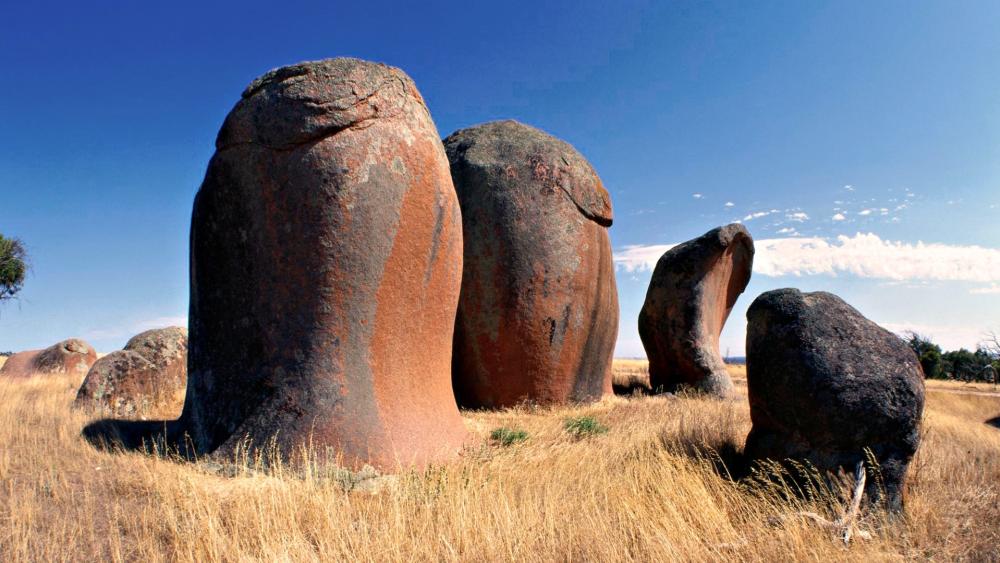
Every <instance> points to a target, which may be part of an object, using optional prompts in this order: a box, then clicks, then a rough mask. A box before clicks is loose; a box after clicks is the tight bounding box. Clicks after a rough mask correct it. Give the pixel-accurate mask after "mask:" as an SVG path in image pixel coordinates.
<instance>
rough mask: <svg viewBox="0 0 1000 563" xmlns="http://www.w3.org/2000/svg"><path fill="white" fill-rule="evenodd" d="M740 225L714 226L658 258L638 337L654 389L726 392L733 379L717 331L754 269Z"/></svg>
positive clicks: (750, 249)
mask: <svg viewBox="0 0 1000 563" xmlns="http://www.w3.org/2000/svg"><path fill="white" fill-rule="evenodd" d="M753 255H754V247H753V238H752V237H751V236H750V233H749V232H748V231H747V230H746V228H745V227H744V226H743V225H738V224H732V225H726V226H725V227H718V228H716V229H712V230H711V231H709V232H707V233H705V234H704V235H702V236H700V237H698V238H696V239H693V240H689V241H687V242H685V243H682V244H679V245H677V246H675V247H673V248H671V249H670V250H668V251H667V252H666V253H664V254H663V256H661V257H660V259H659V261H657V263H656V268H655V269H654V270H653V276H652V278H651V279H650V281H649V289H648V290H647V292H646V301H645V303H644V304H643V306H642V311H640V313H639V337H640V338H641V339H642V345H643V348H645V349H646V357H647V358H649V384H650V387H651V388H652V389H653V390H654V391H667V392H675V391H677V390H679V389H681V388H688V389H696V390H699V391H704V392H706V393H710V394H713V395H717V396H725V395H728V394H729V392H730V390H731V389H732V385H733V384H732V381H731V380H730V378H729V373H728V372H727V371H726V365H725V363H724V362H723V361H722V356H721V355H720V354H719V335H720V334H721V333H722V327H723V326H724V325H725V324H726V319H728V318H729V312H730V311H732V309H733V305H734V304H735V303H736V299H737V298H738V297H739V296H740V294H741V293H743V290H744V289H746V286H747V283H749V281H750V271H751V269H752V267H753Z"/></svg>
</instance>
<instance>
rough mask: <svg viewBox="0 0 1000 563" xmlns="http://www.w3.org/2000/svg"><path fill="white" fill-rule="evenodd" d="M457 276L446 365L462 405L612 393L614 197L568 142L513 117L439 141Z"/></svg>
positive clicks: (584, 397) (548, 400)
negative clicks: (460, 241)
mask: <svg viewBox="0 0 1000 563" xmlns="http://www.w3.org/2000/svg"><path fill="white" fill-rule="evenodd" d="M445 150H446V151H447V153H448V158H449V161H450V163H451V173H452V178H453V180H454V182H455V189H456V190H457V192H458V198H459V202H460V204H461V206H462V222H463V226H464V237H465V271H464V274H463V277H462V294H461V298H460V301H459V310H458V317H457V320H456V327H455V356H454V361H453V367H452V375H453V382H454V386H455V394H456V397H457V398H458V401H459V403H460V404H461V405H463V406H467V407H471V408H481V407H486V408H498V407H506V406H511V405H515V404H517V403H519V402H522V401H530V402H535V403H542V404H545V403H557V404H558V403H569V402H584V401H593V400H596V399H599V398H600V397H601V396H602V395H603V394H606V393H610V392H611V357H612V354H613V351H614V344H615V339H616V337H617V333H618V294H617V290H616V287H615V277H614V266H613V263H612V257H611V244H610V241H609V239H608V230H607V228H608V226H610V225H611V220H612V212H611V200H610V197H609V196H608V193H607V191H606V190H605V189H604V186H603V185H602V184H601V180H600V178H598V176H597V174H596V173H595V172H594V169H593V168H592V167H591V166H590V164H589V163H588V162H587V161H586V159H584V158H583V156H582V155H580V153H578V152H577V151H576V150H575V149H574V148H573V147H572V146H570V145H569V144H567V143H565V142H563V141H561V140H559V139H556V138H555V137H552V136H551V135H548V134H546V133H544V132H542V131H539V130H538V129H535V128H533V127H529V126H527V125H523V124H521V123H517V122H515V121H500V122H494V123H487V124H484V125H479V126H476V127H472V128H469V129H463V130H461V131H457V132H455V133H454V134H452V135H451V136H449V137H448V138H447V139H445Z"/></svg>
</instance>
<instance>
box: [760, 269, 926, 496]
mask: <svg viewBox="0 0 1000 563" xmlns="http://www.w3.org/2000/svg"><path fill="white" fill-rule="evenodd" d="M747 318H748V320H749V326H748V329H747V385H748V387H749V395H750V418H751V419H752V421H753V428H752V430H751V431H750V435H749V436H748V437H747V443H746V453H747V455H748V457H749V458H750V459H765V458H767V459H772V460H777V461H780V460H785V459H798V460H808V461H809V462H810V463H812V464H813V465H814V466H816V467H817V468H819V469H822V470H830V471H835V470H838V469H846V470H849V471H852V470H853V468H854V466H855V465H856V464H857V463H858V462H859V461H862V460H864V459H865V452H864V450H865V449H870V450H871V452H872V453H873V454H874V456H875V459H877V460H878V463H879V465H880V471H881V476H882V480H883V482H884V486H885V493H886V499H885V500H886V505H887V506H888V507H889V508H890V509H893V510H899V509H901V508H902V505H903V483H904V479H905V476H906V468H907V466H908V465H909V463H910V460H911V459H912V457H913V454H914V453H915V452H916V450H917V445H918V443H919V441H920V432H919V430H920V418H921V415H922V413H923V409H924V380H923V372H922V371H921V369H920V364H919V362H918V361H917V357H916V355H915V354H914V353H913V351H912V350H911V349H910V347H909V346H907V344H906V343H905V342H904V341H903V340H902V339H900V338H899V337H898V336H896V335H895V334H893V333H891V332H889V331H887V330H885V329H883V328H881V327H880V326H878V325H876V324H875V323H873V322H871V321H869V320H868V319H866V318H865V317H863V316H861V313H859V312H858V311H857V310H855V309H854V308H852V307H851V306H850V305H848V304H847V303H844V301H843V300H841V299H840V298H839V297H837V296H835V295H832V294H830V293H825V292H816V293H802V292H800V291H799V290H797V289H779V290H776V291H769V292H767V293H764V294H763V295H761V296H760V297H758V298H757V299H756V300H755V301H754V302H753V304H752V305H750V309H749V311H747ZM877 481H878V480H877V479H869V480H868V490H867V493H868V498H869V499H876V498H878V497H879V494H880V490H879V488H878V482H877Z"/></svg>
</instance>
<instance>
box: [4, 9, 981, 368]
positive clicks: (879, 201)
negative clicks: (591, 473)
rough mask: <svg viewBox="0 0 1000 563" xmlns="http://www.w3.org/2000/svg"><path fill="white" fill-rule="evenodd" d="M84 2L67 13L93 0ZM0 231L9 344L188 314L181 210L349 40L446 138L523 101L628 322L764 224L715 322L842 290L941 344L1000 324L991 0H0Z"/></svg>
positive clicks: (512, 110) (524, 114) (113, 337)
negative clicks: (583, 212)
mask: <svg viewBox="0 0 1000 563" xmlns="http://www.w3.org/2000/svg"><path fill="white" fill-rule="evenodd" d="M84 4H85V5H84ZM0 16H2V17H0V65H2V66H0V68H3V73H0V195H2V196H3V198H2V200H0V232H2V233H3V234H5V235H13V236H18V237H20V238H22V239H23V240H24V241H25V243H26V244H27V245H28V248H29V249H30V251H31V254H32V260H33V270H32V273H31V277H30V278H29V280H28V282H27V284H26V286H25V290H24V292H23V294H22V296H21V299H20V300H19V301H18V302H15V303H8V304H6V305H4V306H3V307H2V309H0V350H7V349H10V350H18V349H24V348H31V347H41V346H46V345H49V344H51V343H53V342H55V341H57V340H60V339H62V338H65V337H69V336H81V337H84V338H87V339H88V340H90V341H91V342H92V343H93V344H94V345H95V346H96V347H97V348H98V349H99V350H102V351H108V350H112V349H115V348H118V347H120V346H121V345H122V344H123V343H124V342H125V340H126V339H127V338H128V337H129V336H131V335H132V334H134V333H135V332H138V331H140V330H142V329H145V328H150V327H153V326H158V325H164V324H176V323H178V322H184V318H185V317H186V312H187V275H188V273H187V243H188V238H187V237H188V229H189V221H190V212H191V204H192V200H193V197H194V194H195V191H196V190H197V188H198V185H199V183H200V181H201V179H202V176H203V174H204V171H205V167H206V165H207V163H208V159H209V157H210V156H211V154H212V151H213V143H214V139H215V135H216V132H217V131H218V128H219V126H220V125H221V124H222V120H223V118H224V117H225V115H226V113H227V112H228V111H229V110H230V109H231V107H232V106H233V104H234V103H235V102H236V100H237V99H238V97H239V94H240V92H241V91H242V89H243V88H244V87H245V86H246V84H247V83H248V82H249V81H250V80H252V79H253V78H254V77H256V76H258V75H259V74H261V73H263V72H265V71H267V70H268V69H271V68H274V67H277V66H282V65H285V64H291V63H295V62H298V61H302V60H310V59H318V58H324V57H332V56H356V57H361V58H366V59H372V60H378V61H382V62H386V63H388V64H391V65H394V66H398V67H400V68H402V69H404V70H405V71H406V72H408V73H409V74H410V75H411V76H412V77H413V78H414V80H415V81H416V83H417V85H418V87H419V88H420V90H421V92H422V93H423V95H424V97H425V98H426V100H427V102H428V105H429V107H430V109H431V113H432V115H433V116H434V119H435V121H436V123H437V126H438V129H439V131H440V133H441V134H442V136H444V135H447V134H448V133H450V132H452V131H454V130H455V129H458V128H460V127H465V126H468V125H471V124H475V123H480V122H483V121H489V120H493V119H500V118H515V119H518V120H521V121H524V122H526V123H529V124H532V125H535V126H537V127H540V128H542V129H545V130H547V131H549V132H550V133H553V134H555V135H556V136H559V137H561V138H563V139H566V140H567V141H569V142H571V143H573V144H574V145H575V146H576V147H577V148H578V149H579V150H580V151H581V152H582V153H583V154H584V155H585V156H587V158H589V159H590V161H591V162H592V163H593V164H594V166H595V167H596V168H597V170H598V172H599V173H600V175H601V177H602V178H603V180H604V182H605V184H606V185H607V187H608V188H609V191H610V193H611V195H612V199H613V203H614V208H615V214H616V218H615V224H614V226H613V227H612V228H611V239H612V245H613V247H614V249H615V252H616V256H617V263H618V269H617V275H618V281H619V292H620V295H621V304H622V311H621V313H622V317H621V332H620V336H619V345H618V354H619V355H625V356H641V355H642V348H641V346H640V344H639V341H638V337H637V331H636V328H635V324H636V317H637V315H638V310H639V308H640V307H641V304H642V300H643V298H644V296H645V289H646V285H647V283H648V280H649V273H650V272H649V266H650V265H651V264H652V263H653V262H655V259H656V258H657V257H658V256H659V254H660V253H662V251H663V249H664V248H665V247H666V245H670V244H674V243H677V242H681V241H683V240H687V239H690V238H692V237H695V236H698V235H700V234H702V233H704V232H705V231H707V230H709V229H711V228H713V227H715V226H718V225H721V224H725V223H728V222H731V221H734V220H739V221H743V222H744V223H745V224H746V226H747V227H748V228H749V229H750V231H751V233H752V234H753V235H754V237H755V239H757V240H758V260H757V264H756V265H755V272H754V277H753V279H752V281H751V283H750V286H749V287H748V288H747V292H746V293H745V294H744V296H743V297H742V298H741V299H740V301H739V302H738V303H737V305H736V308H735V309H734V311H733V315H732V317H731V318H730V322H729V323H728V325H727V327H726V330H725V331H724V334H723V341H722V347H723V352H725V351H726V350H729V351H730V353H732V354H740V353H742V350H743V344H742V341H743V334H744V329H745V316H744V314H745V310H746V307H747V306H748V305H749V304H750V302H751V301H752V300H753V298H754V297H755V296H756V295H757V294H759V293H761V292H763V291H766V290H768V289H773V288H777V287H789V286H791V287H800V288H802V289H804V290H819V289H823V290H828V291H832V292H834V293H837V294H839V295H841V296H842V297H844V298H845V299H846V300H847V301H848V302H849V303H851V304H853V305H854V306H855V307H857V308H858V309H860V310H861V311H862V312H863V313H864V314H866V315H867V316H869V317H870V318H872V319H874V320H876V321H877V322H880V323H882V324H884V325H886V326H889V327H890V328H892V329H893V330H905V329H906V328H914V329H917V330H919V331H921V332H924V333H927V334H929V335H931V336H933V337H934V338H936V339H937V340H939V341H940V342H941V343H942V344H944V345H945V346H946V347H952V348H953V347H957V346H966V347H971V346H974V345H975V343H976V341H977V340H978V339H979V338H981V337H982V335H983V333H984V332H986V331H987V330H1000V221H998V217H1000V96H998V95H997V92H1000V73H997V72H996V68H997V61H998V60H1000V35H998V34H997V33H996V28H997V24H998V22H1000V4H997V3H995V2H972V1H970V2H934V3H930V2H902V1H900V2H889V1H886V2H847V1H838V2H829V3H824V2H792V1H787V2H758V3H753V4H751V3H748V2H747V3H737V2H718V3H716V2H656V3H652V2H620V3H605V2H579V1H578V2H546V3H539V2H504V3H500V2H454V3H441V2H422V3H401V4H399V5H392V4H391V3H377V4H374V5H371V6H366V5H364V3H347V2H326V3H310V2H295V1H288V2H283V3H280V4H276V3H255V2H240V3H231V4H229V5H223V4H217V5H215V6H205V5H203V3H188V2H171V3H157V4H152V3H135V2H88V3H76V2H74V3H70V2H65V3H62V2H45V1H38V2H31V3H28V2H22V3H8V5H5V6H4V8H2V10H0Z"/></svg>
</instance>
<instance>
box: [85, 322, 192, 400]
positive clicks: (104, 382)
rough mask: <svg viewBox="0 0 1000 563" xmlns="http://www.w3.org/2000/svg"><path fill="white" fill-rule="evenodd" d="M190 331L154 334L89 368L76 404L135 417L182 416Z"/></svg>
mask: <svg viewBox="0 0 1000 563" xmlns="http://www.w3.org/2000/svg"><path fill="white" fill-rule="evenodd" d="M187 347H188V338H187V330H185V329H183V328H180V327H170V328H163V329H157V330H149V331H146V332H143V333H141V334H139V335H137V336H134V337H133V338H132V339H131V340H129V341H128V344H126V345H125V348H124V349H123V350H119V351H117V352H112V353H110V354H108V355H107V356H104V357H103V358H101V359H100V360H97V363H95V364H94V366H93V367H91V368H90V372H88V373H87V378H86V379H85V380H84V381H83V385H81V386H80V390H79V391H78V392H77V395H76V401H75V402H74V406H76V407H79V408H93V409H95V410H97V411H99V412H103V413H105V414H108V415H111V416H116V417H121V418H127V419H133V420H152V419H174V418H177V417H178V416H180V414H181V409H182V408H183V406H184V394H185V391H186V389H187Z"/></svg>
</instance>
